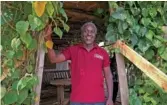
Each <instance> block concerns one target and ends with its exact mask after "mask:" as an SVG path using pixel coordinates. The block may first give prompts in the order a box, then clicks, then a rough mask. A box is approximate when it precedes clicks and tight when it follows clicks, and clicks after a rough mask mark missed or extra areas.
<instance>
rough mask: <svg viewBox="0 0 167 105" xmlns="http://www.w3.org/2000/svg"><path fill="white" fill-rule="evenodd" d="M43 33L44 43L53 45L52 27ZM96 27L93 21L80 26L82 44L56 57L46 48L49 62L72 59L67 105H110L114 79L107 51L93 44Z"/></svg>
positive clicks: (51, 50) (52, 51) (50, 48)
mask: <svg viewBox="0 0 167 105" xmlns="http://www.w3.org/2000/svg"><path fill="white" fill-rule="evenodd" d="M45 32H46V37H45V39H46V43H52V38H51V33H52V30H51V26H48V27H47V28H46V30H45ZM96 34H97V28H96V26H95V24H93V23H92V22H87V23H85V24H84V25H83V26H82V27H81V38H82V42H83V43H81V44H78V45H74V46H70V47H68V48H67V49H65V50H64V51H63V52H62V53H61V54H58V55H56V54H55V52H54V50H53V49H52V47H49V48H48V57H49V59H50V61H51V63H58V62H63V61H66V60H71V65H70V66H71V67H70V68H71V83H72V92H71V97H70V101H71V103H70V105H113V102H112V92H113V91H112V89H113V84H112V83H113V82H112V81H113V80H112V74H111V71H110V60H109V55H108V54H107V52H106V51H105V50H104V49H103V48H101V47H99V46H98V45H97V44H96V43H95V38H96ZM103 72H104V76H105V78H106V83H107V87H108V99H107V101H106V100H105V94H104V87H103V80H104V78H103Z"/></svg>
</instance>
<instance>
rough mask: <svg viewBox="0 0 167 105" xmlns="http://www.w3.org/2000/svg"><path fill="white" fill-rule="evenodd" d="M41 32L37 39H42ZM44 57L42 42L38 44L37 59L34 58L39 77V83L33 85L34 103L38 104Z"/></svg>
mask: <svg viewBox="0 0 167 105" xmlns="http://www.w3.org/2000/svg"><path fill="white" fill-rule="evenodd" d="M42 36H43V35H42V33H41V34H40V35H39V41H41V40H42ZM44 58H45V51H44V49H43V45H42V43H39V44H38V51H37V59H36V68H35V72H36V75H37V76H38V79H39V84H38V85H37V86H36V87H35V89H34V90H35V92H36V95H37V96H36V100H35V103H34V105H39V103H40V95H41V86H42V76H43V69H44Z"/></svg>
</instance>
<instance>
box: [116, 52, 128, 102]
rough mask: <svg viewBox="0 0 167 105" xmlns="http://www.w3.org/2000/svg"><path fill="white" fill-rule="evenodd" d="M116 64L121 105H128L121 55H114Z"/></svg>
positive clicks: (126, 85) (123, 64)
mask: <svg viewBox="0 0 167 105" xmlns="http://www.w3.org/2000/svg"><path fill="white" fill-rule="evenodd" d="M116 62H117V71H118V79H119V86H120V93H121V105H128V102H129V92H128V84H127V77H126V71H125V63H124V57H123V56H122V54H116Z"/></svg>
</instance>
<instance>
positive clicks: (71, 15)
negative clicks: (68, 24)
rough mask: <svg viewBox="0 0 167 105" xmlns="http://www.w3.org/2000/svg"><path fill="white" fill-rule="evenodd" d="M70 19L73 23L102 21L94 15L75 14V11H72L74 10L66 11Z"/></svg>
mask: <svg viewBox="0 0 167 105" xmlns="http://www.w3.org/2000/svg"><path fill="white" fill-rule="evenodd" d="M65 12H66V14H67V16H68V18H69V21H72V22H76V21H78V22H80V21H85V22H86V21H99V22H101V21H102V19H100V18H97V17H95V16H93V15H89V14H86V13H81V12H75V11H72V10H68V9H66V10H65Z"/></svg>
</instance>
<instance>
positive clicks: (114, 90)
mask: <svg viewBox="0 0 167 105" xmlns="http://www.w3.org/2000/svg"><path fill="white" fill-rule="evenodd" d="M113 85H114V87H113V98H112V100H113V103H115V101H116V98H117V93H118V82H113Z"/></svg>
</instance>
